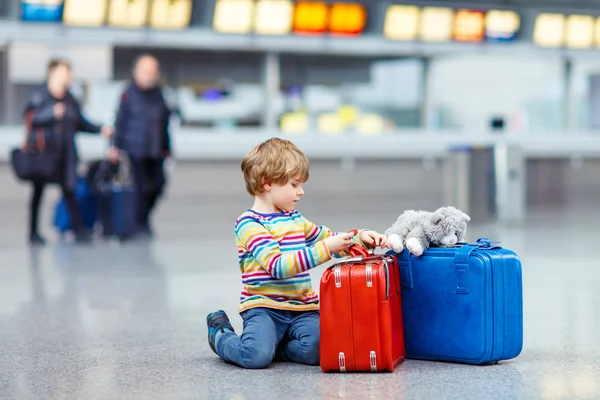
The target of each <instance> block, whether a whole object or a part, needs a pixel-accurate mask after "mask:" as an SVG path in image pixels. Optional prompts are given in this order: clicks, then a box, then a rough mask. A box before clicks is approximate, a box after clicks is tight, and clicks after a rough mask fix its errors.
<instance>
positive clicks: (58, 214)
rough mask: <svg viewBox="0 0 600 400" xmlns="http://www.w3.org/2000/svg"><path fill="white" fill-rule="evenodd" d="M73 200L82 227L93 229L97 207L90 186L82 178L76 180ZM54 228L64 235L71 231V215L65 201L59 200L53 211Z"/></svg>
mask: <svg viewBox="0 0 600 400" xmlns="http://www.w3.org/2000/svg"><path fill="white" fill-rule="evenodd" d="M75 199H76V200H77V206H78V207H79V213H80V214H81V221H82V222H83V226H84V227H86V228H88V229H93V228H94V225H95V224H96V221H97V220H98V205H97V203H96V198H95V197H94V195H93V194H92V191H91V190H90V186H89V184H88V183H87V181H86V179H85V178H84V177H79V178H78V179H77V186H76V188H75ZM54 227H55V228H56V229H57V230H58V231H59V232H60V233H61V234H63V233H66V232H68V231H70V230H71V229H72V226H71V215H70V214H69V209H68V207H67V203H66V202H65V199H64V198H63V199H61V200H60V201H59V202H58V204H57V205H56V208H55V210H54Z"/></svg>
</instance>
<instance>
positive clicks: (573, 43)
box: [565, 15, 594, 49]
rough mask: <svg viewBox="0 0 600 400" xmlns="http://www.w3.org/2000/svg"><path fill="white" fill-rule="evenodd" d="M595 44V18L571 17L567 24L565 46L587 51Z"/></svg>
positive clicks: (587, 16)
mask: <svg viewBox="0 0 600 400" xmlns="http://www.w3.org/2000/svg"><path fill="white" fill-rule="evenodd" d="M593 44H594V18H593V17H592V16H590V15H569V16H568V17H567V20H566V23H565V45H566V46H567V47H572V48H577V49H585V48H588V47H592V45H593Z"/></svg>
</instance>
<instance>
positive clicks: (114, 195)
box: [98, 183, 137, 240]
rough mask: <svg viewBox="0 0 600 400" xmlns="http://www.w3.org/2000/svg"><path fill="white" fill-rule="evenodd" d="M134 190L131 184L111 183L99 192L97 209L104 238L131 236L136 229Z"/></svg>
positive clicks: (122, 238)
mask: <svg viewBox="0 0 600 400" xmlns="http://www.w3.org/2000/svg"><path fill="white" fill-rule="evenodd" d="M135 194H136V192H135V190H134V188H133V186H131V185H121V184H118V183H111V184H110V185H109V186H107V187H106V188H104V190H102V191H101V192H100V194H99V199H98V203H99V204H98V210H99V214H100V221H101V224H102V234H103V235H104V237H105V238H109V237H111V236H114V237H118V238H119V239H121V240H125V239H128V238H130V237H132V236H133V235H134V234H135V233H136V230H137V221H136V215H137V212H136V210H137V208H136V195H135Z"/></svg>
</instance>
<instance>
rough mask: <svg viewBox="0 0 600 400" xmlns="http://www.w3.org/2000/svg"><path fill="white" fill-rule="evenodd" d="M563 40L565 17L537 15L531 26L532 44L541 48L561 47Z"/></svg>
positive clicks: (560, 15)
mask: <svg viewBox="0 0 600 400" xmlns="http://www.w3.org/2000/svg"><path fill="white" fill-rule="evenodd" d="M564 39H565V16H564V15H562V14H546V13H542V14H539V15H538V16H537V17H536V19H535V24H534V26H533V43H534V44H535V45H536V46H541V47H561V46H562V45H563V43H564Z"/></svg>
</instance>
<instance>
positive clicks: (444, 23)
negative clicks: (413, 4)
mask: <svg viewBox="0 0 600 400" xmlns="http://www.w3.org/2000/svg"><path fill="white" fill-rule="evenodd" d="M453 21H454V11H452V9H451V8H446V7H425V8H423V9H422V10H421V19H420V21H419V38H420V39H421V40H423V41H425V42H449V41H450V40H451V39H452V25H453Z"/></svg>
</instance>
